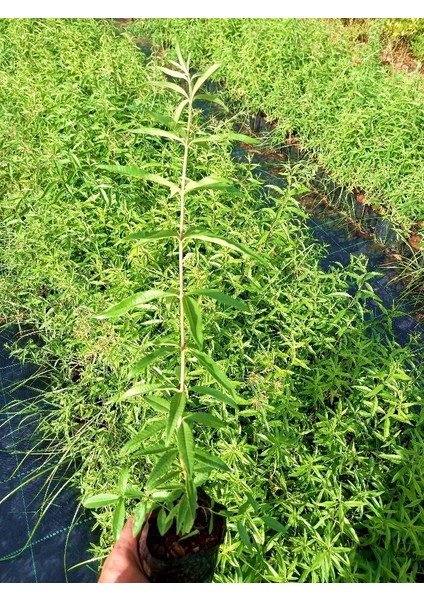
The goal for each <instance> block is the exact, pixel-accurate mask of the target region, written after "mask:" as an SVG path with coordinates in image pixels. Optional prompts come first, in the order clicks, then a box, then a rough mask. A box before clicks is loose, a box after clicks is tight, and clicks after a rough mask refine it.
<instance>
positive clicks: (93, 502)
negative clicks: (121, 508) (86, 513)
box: [82, 494, 120, 508]
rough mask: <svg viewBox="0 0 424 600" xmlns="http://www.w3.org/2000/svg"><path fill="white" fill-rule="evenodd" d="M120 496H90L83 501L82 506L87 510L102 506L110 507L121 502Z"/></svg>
mask: <svg viewBox="0 0 424 600" xmlns="http://www.w3.org/2000/svg"><path fill="white" fill-rule="evenodd" d="M119 498H120V496H119V495H118V494H96V495H95V496H90V497H89V498H87V499H86V500H84V501H83V503H82V505H83V506H85V508H101V507H102V506H108V505H109V504H115V503H116V502H117V501H118V500H119Z"/></svg>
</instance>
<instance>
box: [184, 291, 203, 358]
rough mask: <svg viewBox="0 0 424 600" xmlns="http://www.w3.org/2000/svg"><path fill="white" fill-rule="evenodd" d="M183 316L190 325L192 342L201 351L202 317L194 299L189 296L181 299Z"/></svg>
mask: <svg viewBox="0 0 424 600" xmlns="http://www.w3.org/2000/svg"><path fill="white" fill-rule="evenodd" d="M183 307H184V314H185V316H186V317H187V319H188V322H189V325H190V331H191V334H192V336H193V337H194V340H195V342H196V344H197V346H198V348H199V350H201V349H202V348H203V327H202V315H201V312H200V307H199V305H198V303H197V302H196V300H194V298H190V296H184V297H183Z"/></svg>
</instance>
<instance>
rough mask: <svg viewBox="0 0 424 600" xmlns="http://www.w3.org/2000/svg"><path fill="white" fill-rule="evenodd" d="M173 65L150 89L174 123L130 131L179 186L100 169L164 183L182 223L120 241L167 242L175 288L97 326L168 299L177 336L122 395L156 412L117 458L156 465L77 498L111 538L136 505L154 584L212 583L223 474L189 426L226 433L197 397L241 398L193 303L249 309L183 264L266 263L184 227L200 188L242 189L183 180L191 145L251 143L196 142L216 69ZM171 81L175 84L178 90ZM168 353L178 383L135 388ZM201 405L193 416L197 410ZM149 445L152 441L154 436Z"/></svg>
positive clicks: (143, 294)
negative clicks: (161, 144)
mask: <svg viewBox="0 0 424 600" xmlns="http://www.w3.org/2000/svg"><path fill="white" fill-rule="evenodd" d="M177 55H178V61H177V62H174V61H171V62H172V68H166V67H159V68H160V70H161V71H162V72H163V73H164V74H165V75H166V76H168V77H170V78H172V79H173V80H174V81H170V80H168V79H167V80H166V81H160V82H154V83H153V85H156V86H160V87H162V88H166V89H169V90H171V91H172V92H174V93H175V94H176V95H178V96H179V97H180V102H179V104H178V106H177V108H176V109H175V112H174V114H173V116H172V117H171V116H168V115H162V114H157V113H154V114H152V115H150V116H151V118H153V119H154V120H155V121H156V122H157V123H159V124H160V125H162V126H165V127H166V129H162V128H156V127H150V126H143V127H140V128H138V129H136V130H134V133H137V134H142V135H147V136H154V137H159V138H164V139H165V140H167V141H168V142H169V143H175V144H178V145H179V147H180V149H181V150H180V152H181V172H180V177H179V181H170V180H168V179H165V178H164V177H162V175H160V174H157V173H150V172H148V171H145V170H143V169H139V168H136V167H129V166H120V165H107V166H103V168H104V169H105V170H107V171H109V172H112V173H119V174H121V175H127V176H130V177H138V178H140V179H142V180H145V181H151V182H154V183H156V184H160V185H163V186H166V187H167V188H168V189H169V195H170V198H175V199H176V201H177V202H178V203H179V205H178V208H179V224H178V226H177V225H176V226H175V228H172V229H159V230H155V231H136V232H134V233H132V234H131V235H129V236H128V237H127V238H126V239H127V240H130V241H132V242H134V243H135V244H136V245H137V246H143V245H145V244H153V243H161V242H163V241H169V240H172V241H173V242H174V244H175V246H177V254H178V266H177V265H176V269H178V288H177V289H174V288H173V289H167V290H163V289H148V290H143V291H138V292H136V293H134V294H132V295H131V296H129V297H127V298H125V299H123V300H122V301H121V302H119V303H118V304H115V305H114V306H112V307H110V308H108V309H107V310H106V311H105V312H103V313H101V314H99V315H97V318H98V319H118V318H119V317H121V316H122V315H125V314H127V313H129V312H130V311H132V310H134V309H138V310H139V309H142V308H143V307H145V306H148V305H149V303H150V302H152V301H157V300H166V301H167V302H168V303H169V306H170V307H172V308H176V310H175V311H174V313H173V314H174V316H175V313H176V319H177V322H178V327H177V328H176V329H177V331H178V334H177V335H176V336H175V339H172V338H170V337H169V336H168V337H167V338H165V339H164V338H158V339H157V340H155V343H154V347H153V349H152V352H149V353H148V354H146V355H145V356H143V357H142V358H141V359H140V360H139V361H138V362H137V363H136V364H135V365H133V366H132V368H131V369H130V376H131V378H133V379H134V380H135V383H134V385H133V386H132V387H130V388H129V389H128V390H127V391H125V393H124V394H123V396H122V398H123V399H134V398H140V401H141V402H146V403H147V404H148V405H149V406H150V407H152V408H153V409H155V410H156V411H157V413H158V418H157V419H155V420H153V422H150V423H148V424H146V425H145V426H144V427H142V429H141V430H140V431H139V432H137V433H136V435H134V436H133V437H132V438H131V439H129V440H128V441H127V443H126V444H125V445H124V447H123V448H122V450H121V457H123V458H127V459H128V461H129V460H131V459H133V458H134V459H136V458H139V457H140V456H149V457H151V458H152V459H153V460H154V465H153V467H152V469H151V471H150V474H149V475H148V477H147V479H146V481H145V482H144V484H143V486H142V489H139V488H134V487H131V486H129V485H128V479H129V467H128V465H127V466H125V467H124V468H123V469H122V471H121V473H120V477H119V484H118V486H117V489H116V490H114V491H113V493H110V494H98V495H95V496H91V497H89V498H87V499H86V500H85V501H84V505H85V506H86V507H87V508H94V509H95V508H99V507H102V506H106V505H108V504H113V505H114V516H113V532H114V535H115V537H117V536H118V534H119V532H120V530H121V528H122V526H123V523H124V520H125V503H126V501H127V500H128V499H132V500H134V499H136V500H138V504H137V505H136V507H135V513H134V526H133V534H134V536H137V535H139V534H140V531H141V530H142V533H141V536H140V542H139V550H140V559H141V562H142V565H143V568H144V570H145V572H146V574H147V575H148V577H149V578H150V579H151V580H152V581H184V582H188V581H197V582H202V581H209V580H210V579H211V578H212V575H213V571H214V567H215V563H216V559H217V554H218V547H219V545H220V544H221V543H222V541H223V539H224V535H225V530H226V525H225V509H224V507H223V506H222V505H220V504H218V503H216V502H214V501H213V500H212V499H211V498H210V497H209V496H208V495H207V494H206V493H205V491H204V490H203V489H202V486H203V485H205V483H206V482H207V481H208V480H209V479H210V478H211V473H212V472H213V471H214V470H217V469H218V470H221V471H227V470H228V466H227V465H226V464H225V462H224V461H223V460H222V459H221V458H220V457H219V456H217V455H215V454H214V453H212V452H210V451H209V449H206V448H205V447H202V446H201V445H199V444H198V443H197V441H196V439H195V437H196V436H195V433H196V427H198V426H199V425H201V426H202V427H210V428H211V429H212V430H213V429H215V428H220V427H223V426H225V424H224V423H223V422H222V420H220V419H218V418H217V417H216V416H214V415H212V414H211V413H210V412H208V410H202V408H203V406H202V398H206V397H209V398H214V399H215V400H219V401H220V402H223V403H225V404H226V405H229V406H231V407H233V408H234V409H235V410H237V407H238V405H239V404H241V403H243V400H242V399H241V398H239V396H238V395H237V393H236V391H235V387H234V385H233V383H232V382H231V381H230V379H229V378H228V377H227V375H226V374H225V372H224V371H223V369H222V368H221V367H220V366H219V365H218V364H217V363H216V362H215V361H214V359H213V358H212V356H211V355H210V354H209V353H208V352H207V351H206V350H205V348H204V343H203V338H204V336H203V323H202V313H201V308H200V304H199V302H198V298H199V297H202V296H203V297H209V298H212V299H213V300H215V301H216V302H220V303H223V304H224V305H227V306H230V307H232V309H235V310H240V311H246V310H247V306H246V304H245V303H244V302H243V301H242V300H240V299H238V298H234V297H231V296H229V295H227V294H225V293H223V292H222V291H220V290H218V289H207V288H202V289H192V287H191V285H190V281H187V280H186V278H185V270H184V260H185V257H186V254H187V252H188V249H189V248H190V247H193V245H195V244H205V243H206V244H214V245H218V246H224V247H226V248H228V249H230V250H231V251H234V252H236V253H241V254H243V255H245V256H246V257H248V258H249V259H255V260H258V261H260V262H264V259H263V258H262V257H261V256H260V255H259V254H258V253H256V252H255V251H253V250H251V249H250V248H248V247H247V246H245V245H243V244H240V243H238V242H236V241H233V240H229V239H227V238H225V237H223V236H221V235H219V234H217V233H215V232H213V231H210V230H208V229H206V228H204V227H200V226H191V227H187V218H186V217H187V200H188V199H190V197H193V195H195V194H196V193H198V192H199V191H200V190H205V189H209V190H221V191H224V192H225V193H226V194H228V195H231V196H232V197H236V196H237V195H239V194H240V191H239V190H238V189H237V188H236V187H235V186H234V184H233V183H232V182H231V181H228V180H226V179H223V178H220V177H215V176H212V175H211V176H207V177H204V178H202V179H200V180H198V181H195V180H193V179H190V178H189V173H190V172H191V168H192V166H193V165H192V162H193V156H192V155H193V148H194V147H195V145H196V144H208V143H209V142H214V143H216V142H219V141H220V140H223V139H227V140H228V139H236V140H239V141H242V142H246V143H250V144H254V143H258V140H256V139H254V138H250V137H248V136H245V135H242V134H238V133H225V134H215V135H212V134H209V135H205V134H202V135H196V131H195V127H194V124H193V113H194V103H195V101H196V100H202V101H207V102H216V103H220V104H222V103H221V101H220V100H219V98H217V97H216V96H213V95H211V94H208V93H204V92H203V91H202V86H203V84H204V83H205V82H206V81H207V79H208V78H209V77H210V76H211V75H212V74H213V73H214V72H215V71H216V70H217V69H218V67H219V65H218V64H214V65H212V66H211V67H210V68H208V69H207V70H206V71H205V72H204V73H202V74H196V75H192V74H191V73H190V65H189V59H188V60H184V59H183V57H182V55H181V52H180V50H179V49H177ZM175 81H178V83H176V82H175ZM164 356H169V357H171V358H170V359H172V356H173V357H174V360H176V362H177V364H178V369H177V371H178V377H177V379H176V381H175V382H172V383H171V384H169V383H168V384H164V383H163V382H159V381H155V380H154V379H152V378H150V379H149V380H148V381H147V382H146V380H145V379H143V380H141V381H137V379H138V378H139V376H140V375H141V374H142V373H143V372H144V371H146V369H148V368H149V367H150V366H151V365H153V364H154V363H155V361H157V360H158V359H160V358H163V357H164ZM193 364H195V366H196V368H197V369H199V368H200V369H202V370H204V371H205V372H206V373H207V374H208V375H209V376H210V377H211V378H212V379H213V380H214V382H215V384H216V387H210V386H202V385H200V386H199V385H192V382H191V380H190V379H189V378H188V377H187V374H188V373H189V370H190V368H192V366H193ZM199 407H200V410H199ZM152 438H153V439H155V440H156V441H154V442H153V443H151V441H150V440H151V439H152Z"/></svg>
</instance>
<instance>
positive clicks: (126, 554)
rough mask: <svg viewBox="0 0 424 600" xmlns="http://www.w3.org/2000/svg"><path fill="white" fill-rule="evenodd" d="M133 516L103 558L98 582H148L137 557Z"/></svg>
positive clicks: (136, 539)
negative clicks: (104, 558) (105, 557)
mask: <svg viewBox="0 0 424 600" xmlns="http://www.w3.org/2000/svg"><path fill="white" fill-rule="evenodd" d="M133 520H134V519H133V517H130V518H129V519H128V521H127V522H126V523H125V526H124V528H123V529H122V531H121V535H120V536H119V539H118V541H117V542H116V544H115V546H114V547H113V548H112V551H111V553H110V554H109V556H108V557H107V559H106V560H105V562H104V564H103V568H102V572H101V573H100V577H99V581H98V583H150V582H149V580H148V579H147V577H146V575H145V574H144V571H143V568H142V566H141V564H140V559H139V557H138V538H139V536H137V537H136V538H134V537H133V534H132V525H133Z"/></svg>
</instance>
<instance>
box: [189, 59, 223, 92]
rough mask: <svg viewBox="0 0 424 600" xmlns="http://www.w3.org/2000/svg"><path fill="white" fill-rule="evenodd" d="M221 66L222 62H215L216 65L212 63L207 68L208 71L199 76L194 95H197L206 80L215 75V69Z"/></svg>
mask: <svg viewBox="0 0 424 600" xmlns="http://www.w3.org/2000/svg"><path fill="white" fill-rule="evenodd" d="M220 66H221V64H220V63H215V64H214V65H211V66H210V67H209V68H208V69H206V71H205V72H204V73H203V74H202V75H200V76H199V78H198V80H197V81H196V83H195V84H194V86H193V97H194V96H195V95H196V92H197V91H198V90H199V89H200V88H201V87H202V85H203V84H204V83H205V81H206V80H207V79H209V77H210V76H211V75H213V73H215V71H216V70H217V69H219V67H220Z"/></svg>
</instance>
